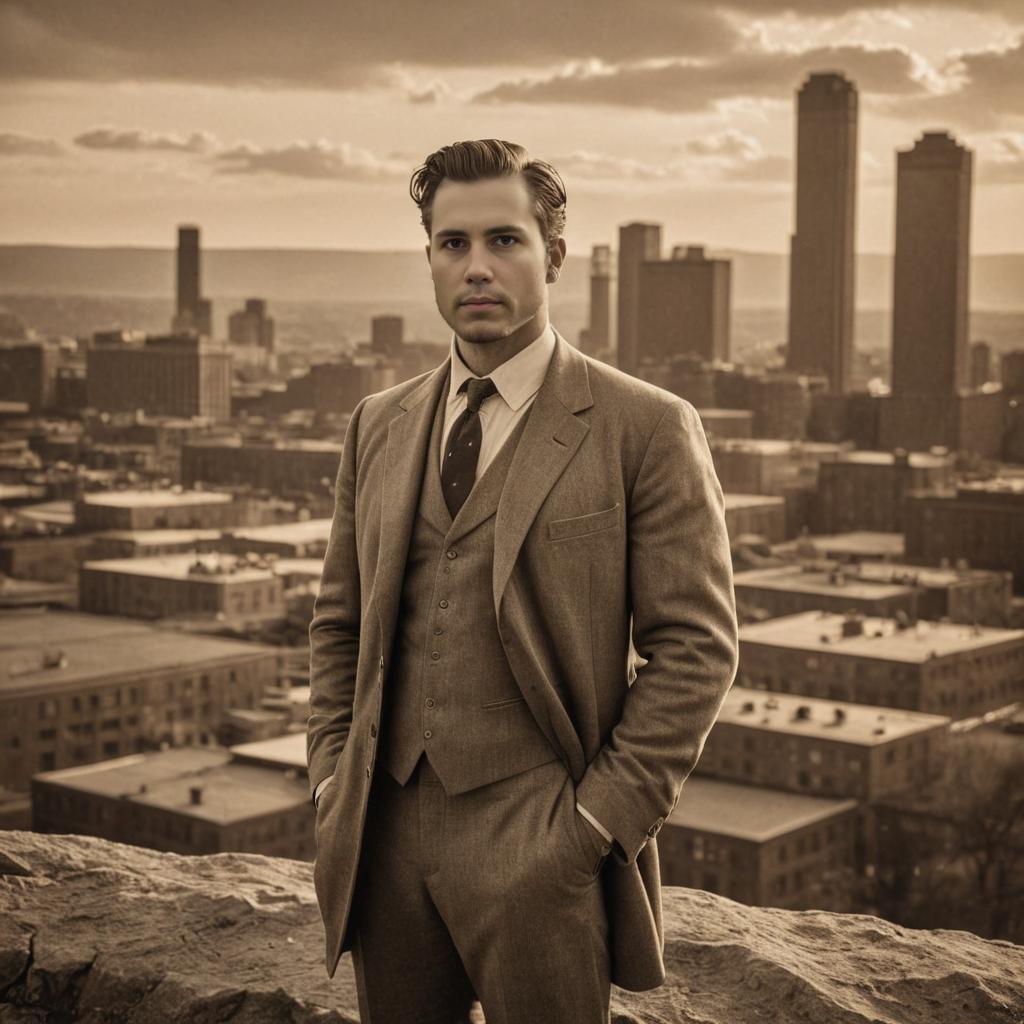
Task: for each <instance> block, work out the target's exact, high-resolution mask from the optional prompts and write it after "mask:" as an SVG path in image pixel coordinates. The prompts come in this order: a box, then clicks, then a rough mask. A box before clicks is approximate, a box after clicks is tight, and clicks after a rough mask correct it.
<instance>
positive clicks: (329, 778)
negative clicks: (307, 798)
mask: <svg viewBox="0 0 1024 1024" xmlns="http://www.w3.org/2000/svg"><path fill="white" fill-rule="evenodd" d="M333 781H334V777H333V776H331V775H328V776H327V778H326V779H321V780H320V783H319V784H318V785H317V787H316V789H315V790H313V803H314V804H318V803H319V802H320V794H321V793H322V792H323V791H324V787H325V786H327V785H329V784H330V783H331V782H333Z"/></svg>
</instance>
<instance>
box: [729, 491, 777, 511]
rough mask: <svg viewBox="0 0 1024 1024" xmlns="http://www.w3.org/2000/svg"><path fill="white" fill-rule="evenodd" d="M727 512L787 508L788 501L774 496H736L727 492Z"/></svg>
mask: <svg viewBox="0 0 1024 1024" xmlns="http://www.w3.org/2000/svg"><path fill="white" fill-rule="evenodd" d="M724 497H725V511H726V512H735V511H737V510H738V509H741V508H785V506H786V499H785V498H780V497H776V496H775V495H772V494H736V493H732V492H730V491H726V492H725V494H724Z"/></svg>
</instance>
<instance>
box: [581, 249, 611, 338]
mask: <svg viewBox="0 0 1024 1024" xmlns="http://www.w3.org/2000/svg"><path fill="white" fill-rule="evenodd" d="M611 316H612V250H611V246H608V245H595V246H594V247H593V249H591V251H590V318H589V322H588V324H587V326H586V327H584V328H583V330H582V331H581V332H580V348H581V349H582V350H583V351H584V352H586V353H587V355H591V356H597V355H600V354H601V353H603V352H606V350H607V349H608V348H609V346H610V345H611V340H612V339H611V328H612V322H611Z"/></svg>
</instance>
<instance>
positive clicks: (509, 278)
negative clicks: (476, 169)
mask: <svg viewBox="0 0 1024 1024" xmlns="http://www.w3.org/2000/svg"><path fill="white" fill-rule="evenodd" d="M550 255H551V263H552V264H553V266H554V267H555V271H554V274H553V275H551V276H550V277H549V275H548V266H549V263H548V256H549V254H548V251H547V250H546V248H545V244H544V238H543V236H542V235H541V230H540V225H539V224H538V222H537V218H536V217H535V216H534V214H533V202H532V200H531V198H530V193H529V191H528V189H527V186H526V181H525V180H524V179H523V177H522V176H521V175H517V176H515V177H505V178H484V179H482V180H480V181H470V182H464V181H452V180H450V179H446V180H445V181H442V182H441V184H440V186H439V187H438V189H437V191H436V192H435V193H434V204H433V210H432V222H431V237H430V243H429V244H428V246H427V259H428V260H429V262H430V273H431V275H432V276H433V279H434V295H435V297H436V299H437V308H438V309H439V310H440V312H441V316H443V317H444V319H445V321H446V322H447V323H448V325H449V326H450V327H451V328H452V330H453V331H455V333H456V334H457V335H458V336H459V337H460V338H463V339H465V340H466V341H468V342H473V343H475V344H481V343H487V342H493V341H500V340H501V339H503V338H512V339H514V341H522V343H523V344H524V345H525V344H528V343H529V342H530V341H533V340H534V339H535V338H536V337H537V336H538V335H539V334H540V332H541V331H542V330H543V329H544V327H546V326H547V299H548V294H547V283H548V281H549V280H554V276H555V275H557V268H558V267H560V266H561V263H562V259H563V258H564V255H565V241H564V240H562V239H559V240H558V243H557V244H556V245H555V246H554V247H553V248H552V251H551V254H550ZM485 300H490V301H485Z"/></svg>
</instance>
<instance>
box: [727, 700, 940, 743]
mask: <svg viewBox="0 0 1024 1024" xmlns="http://www.w3.org/2000/svg"><path fill="white" fill-rule="evenodd" d="M748 703H753V705H754V710H753V711H744V710H743V705H744V704H748ZM799 707H806V708H808V709H809V713H808V717H806V718H797V717H796V710H797V708H799ZM837 710H838V711H842V712H843V718H842V721H837V719H836V711H837ZM719 722H726V723H728V724H729V725H739V726H743V727H744V728H749V729H758V730H760V731H762V732H771V733H785V734H787V735H791V736H813V737H815V738H818V739H822V740H830V741H835V742H837V743H853V744H857V745H858V746H864V747H878V746H883V745H884V744H886V743H891V742H892V741H893V740H896V739H902V738H903V737H905V736H913V735H916V734H917V733H921V732H928V731H930V730H932V729H940V728H946V727H948V726H949V724H950V723H951V722H952V719H951V718H948V717H947V716H945V715H929V714H925V713H924V712H921V711H904V710H902V709H898V708H887V707H878V706H876V705H873V704H855V703H852V702H850V701H843V700H826V699H824V698H821V697H803V696H801V695H799V694H795V693H776V692H775V691H768V690H757V689H754V688H753V687H749V686H735V685H734V686H733V687H732V689H730V690H729V692H728V693H727V694H726V696H725V701H724V703H723V704H722V709H721V711H719V713H718V718H717V720H716V722H715V725H714V726H712V729H711V732H712V734H713V733H714V731H715V728H717V726H718V723H719ZM880 727H884V730H885V731H884V732H882V733H876V732H875V730H876V729H878V728H880Z"/></svg>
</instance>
